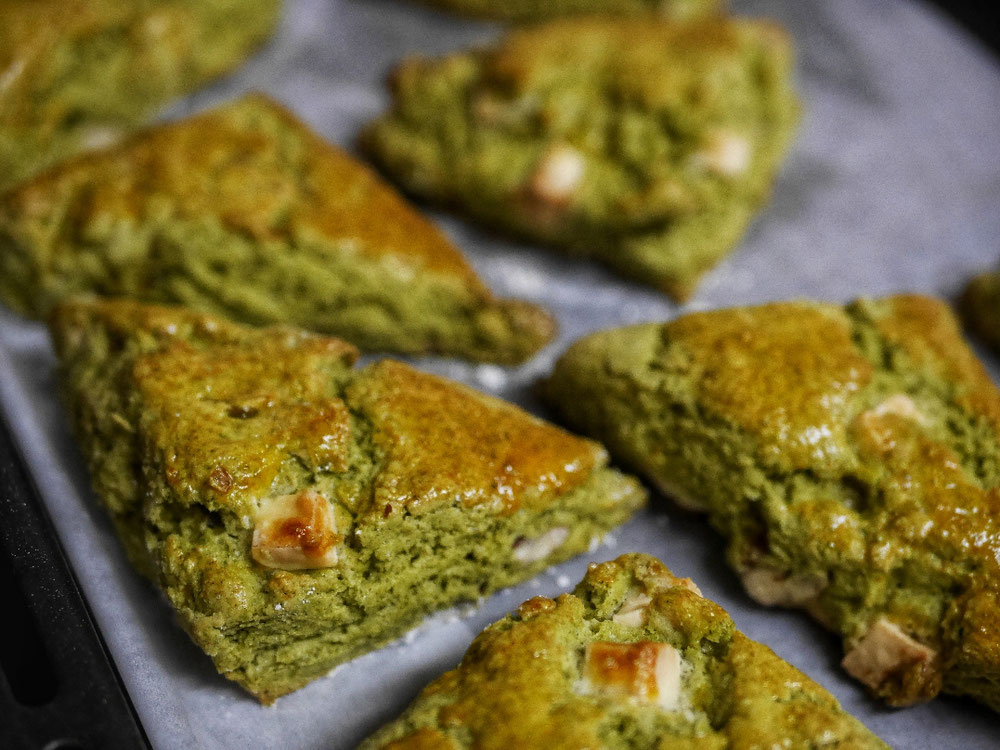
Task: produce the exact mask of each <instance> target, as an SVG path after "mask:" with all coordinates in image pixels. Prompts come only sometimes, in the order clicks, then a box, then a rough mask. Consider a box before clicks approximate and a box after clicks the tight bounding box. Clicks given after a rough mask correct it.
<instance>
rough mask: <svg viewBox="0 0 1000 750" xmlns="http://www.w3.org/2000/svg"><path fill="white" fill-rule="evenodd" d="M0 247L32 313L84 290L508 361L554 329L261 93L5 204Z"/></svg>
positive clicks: (394, 345) (8, 285) (3, 280)
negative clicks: (498, 292) (495, 288)
mask: <svg viewBox="0 0 1000 750" xmlns="http://www.w3.org/2000/svg"><path fill="white" fill-rule="evenodd" d="M0 248H2V252H0V297H3V298H4V299H5V300H6V301H7V303H8V304H10V305H11V306H12V307H14V308H15V309H17V310H19V311H22V312H26V313H28V314H32V315H44V314H45V313H46V312H47V310H48V309H50V308H51V306H52V305H54V304H55V303H56V302H58V301H59V300H61V299H64V298H66V297H68V296H70V295H73V294H76V293H81V292H92V293H97V294H100V295H104V296H113V297H130V298H133V299H139V300H142V301H146V302H156V303H170V304H174V303H178V304H183V305H186V306H189V307H191V308H194V309H197V310H201V311H204V312H209V313H212V314H220V315H225V316H227V317H229V318H232V319H235V320H238V321H242V322H248V323H252V324H254V325H260V324H269V323H283V324H292V325H297V326H301V327H303V328H308V329H310V330H314V331H319V332H322V333H331V334H335V335H338V336H342V337H344V338H346V339H348V340H349V341H351V342H353V343H354V344H356V345H357V346H359V347H361V348H362V349H365V350H392V351H400V352H408V353H425V352H437V353H442V354H452V355H457V356H463V357H468V358H472V359H481V360H491V361H498V362H518V361H521V360H524V359H525V358H527V357H529V356H530V355H531V354H533V353H534V352H535V351H537V350H538V349H539V348H540V347H541V346H543V345H544V344H545V343H546V342H547V341H548V340H549V339H550V338H551V336H552V334H553V331H554V324H553V320H552V318H551V317H550V316H549V315H548V314H547V313H546V312H545V311H543V310H542V309H541V308H538V307H536V306H534V305H530V304H527V303H524V302H519V301H516V300H500V299H497V298H495V297H493V295H492V294H491V293H490V292H489V290H488V289H487V288H486V287H485V286H484V285H483V283H482V282H481V281H480V280H479V278H478V277H477V276H476V274H475V273H474V271H473V270H472V268H471V267H470V266H469V265H468V263H467V262H466V261H465V259H464V258H463V257H462V255H461V253H460V252H459V251H458V250H457V249H456V248H455V246H454V245H452V244H451V242H450V241H449V240H448V239H447V238H446V237H445V236H444V234H443V233H442V232H441V231H440V230H438V229H437V228H436V227H435V226H434V225H433V224H432V223H431V222H430V221H429V220H427V219H425V218H424V217H422V216H421V215H420V214H419V213H418V212H417V211H416V210H415V209H413V208H412V207H411V206H409V205H408V204H407V203H406V201H404V200H403V198H402V197H400V196H399V195H398V193H397V192H396V191H395V189H394V188H392V187H391V186H389V185H387V184H385V183H384V182H383V181H382V180H380V179H379V178H378V177H377V176H376V175H375V174H374V173H373V172H372V171H371V170H369V169H368V168H366V167H365V166H363V165H362V164H360V163H358V162H357V161H355V160H354V159H352V158H351V157H349V156H348V155H347V154H346V153H344V152H343V151H341V150H339V149H337V148H335V147H333V146H331V145H330V144H328V143H326V142H324V141H323V140H322V139H320V138H319V137H318V136H317V135H315V134H314V133H312V132H311V131H310V130H309V129H308V128H307V127H306V126H305V125H304V124H303V123H301V122H299V121H298V120H297V119H295V117H293V116H292V115H291V114H290V113H289V112H287V111H286V110H285V109H283V108H282V107H280V106H279V105H277V104H276V103H274V102H272V101H271V100H269V99H266V98H265V97H263V96H257V95H254V96H249V97H246V98H243V99H240V100H237V101H236V102H233V103H231V104H229V105H227V106H224V107H222V108H220V109H217V110H214V111H210V112H208V113H205V114H202V115H198V116H195V117H192V118H189V119H187V120H182V121H180V122H177V123H173V124H168V125H163V126H159V127H156V128H152V129H150V130H148V131H146V132H144V133H141V134H139V135H137V136H136V137H134V138H132V139H130V140H129V141H127V142H126V143H124V144H122V145H121V146H119V147H117V148H114V149H111V150H108V151H103V152H98V153H95V154H92V155H87V156H85V157H82V158H80V159H77V160H74V161H72V162H69V163H66V164H64V165H62V166H60V167H58V168H56V169H54V170H52V171H49V172H47V173H45V174H44V175H42V176H41V177H38V178H36V179H35V180H33V181H31V182H29V183H27V184H25V185H23V186H21V187H20V188H18V189H17V190H16V191H14V192H12V193H9V194H8V195H6V196H5V197H3V198H0Z"/></svg>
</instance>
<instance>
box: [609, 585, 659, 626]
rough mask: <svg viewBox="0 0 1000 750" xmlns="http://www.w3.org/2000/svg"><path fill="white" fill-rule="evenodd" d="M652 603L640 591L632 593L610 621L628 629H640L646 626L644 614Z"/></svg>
mask: <svg viewBox="0 0 1000 750" xmlns="http://www.w3.org/2000/svg"><path fill="white" fill-rule="evenodd" d="M652 602H653V600H652V599H650V598H649V597H648V596H647V595H646V594H644V593H642V592H641V591H633V592H632V593H631V594H629V595H628V596H626V597H625V601H623V602H622V605H621V606H620V607H619V608H618V611H617V612H615V614H614V615H613V616H612V618H611V621H612V622H615V623H618V624H619V625H624V626H625V627H628V628H641V627H642V626H643V625H645V624H646V617H647V615H646V612H647V610H648V609H649V605H650V604H651V603H652Z"/></svg>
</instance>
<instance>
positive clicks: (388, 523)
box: [51, 300, 645, 703]
mask: <svg viewBox="0 0 1000 750" xmlns="http://www.w3.org/2000/svg"><path fill="white" fill-rule="evenodd" d="M51 332H52V335H53V339H54V343H55V348H56V351H57V353H58V355H59V360H60V375H61V382H62V385H63V393H64V399H65V403H66V406H67V408H68V411H69V413H70V415H71V418H72V421H73V423H74V426H75V428H76V432H77V435H78V437H79V440H80V443H81V445H82V448H83V454H84V456H85V458H86V459H87V461H88V463H89V465H90V469H91V476H92V479H93V483H94V487H95V489H96V491H97V494H98V496H99V497H100V498H101V500H102V501H103V503H104V505H105V506H106V508H107V509H108V511H109V512H110V514H111V517H112V519H113V521H114V523H115V525H116V527H117V530H118V532H119V536H120V537H121V540H122V542H123V543H124V545H125V548H126V550H127V552H128V554H129V557H130V558H131V560H132V562H133V563H134V564H135V565H136V567H137V568H138V569H139V570H140V571H142V572H143V573H144V574H145V575H146V576H148V577H149V578H150V579H152V580H153V581H155V582H156V583H158V584H159V586H160V587H161V588H162V589H163V591H164V592H165V593H166V595H167V598H168V599H169V600H170V602H171V604H172V605H173V606H174V608H175V609H176V611H177V615H178V618H179V621H180V623H181V624H182V625H183V626H184V628H185V629H186V630H187V631H188V633H189V634H190V635H191V637H192V638H193V639H194V641H195V642H196V643H197V644H198V645H199V646H201V647H202V648H203V649H204V650H205V652H206V653H207V654H208V655H209V656H210V657H211V658H212V659H213V661H214V662H215V665H216V667H217V668H218V670H219V671H220V672H221V673H222V674H223V675H224V676H226V677H228V678H229V679H231V680H234V681H236V682H238V683H239V684H240V685H242V686H243V687H245V688H246V689H247V690H249V691H250V692H251V693H253V694H254V695H255V696H257V697H258V698H259V699H260V700H261V701H263V702H265V703H267V702H271V701H273V700H274V699H275V698H277V697H278V696H281V695H283V694H285V693H288V692H290V691H292V690H295V689H297V688H300V687H302V686H303V685H305V684H306V683H308V682H310V681H311V680H313V679H315V678H317V677H321V676H322V675H324V674H326V673H327V672H329V671H330V669H331V668H332V667H334V666H336V665H337V664H339V663H341V662H344V661H346V660H348V659H351V658H353V657H355V656H357V655H359V654H362V653H365V652H367V651H370V650H372V649H374V648H377V647H379V646H381V645H382V644H385V643H387V642H388V641H390V640H392V639H393V638H396V637H398V636H400V635H401V634H402V633H403V632H404V631H405V630H406V629H408V628H410V627H412V626H413V625H415V624H416V623H417V622H419V620H420V619H421V618H422V617H423V616H424V615H426V614H427V613H429V612H431V611H432V610H436V609H439V608H442V607H447V606H450V605H452V604H455V603H457V602H459V601H465V600H476V599H478V598H479V597H481V596H484V595H486V594H488V593H490V592H492V591H494V590H496V589H498V588H500V587H503V586H510V585H512V584H515V583H518V582H520V581H523V580H525V579H526V578H529V577H531V576H532V575H535V574H536V573H538V572H539V571H540V570H542V569H543V568H545V567H546V566H548V565H550V564H552V563H554V562H557V561H560V560H564V559H566V558H568V557H570V556H572V555H575V554H577V553H579V552H581V551H583V550H586V549H587V548H588V545H589V544H590V543H591V540H592V539H593V538H594V537H595V536H599V535H602V534H604V533H605V532H607V531H608V530H609V529H611V528H612V527H614V526H616V525H618V524H620V523H621V522H623V521H624V520H625V519H626V518H628V516H629V515H631V513H632V512H633V511H634V510H635V509H636V508H638V507H639V506H640V505H641V504H642V503H643V502H644V499H645V494H644V491H643V490H642V488H641V486H640V485H639V484H638V482H637V481H635V480H634V479H631V478H629V477H626V476H624V475H622V474H619V473H618V472H616V471H613V470H611V469H609V468H607V466H606V463H607V456H606V454H605V452H604V450H603V449H602V448H601V447H600V446H599V445H597V444H596V443H592V442H590V441H589V440H584V439H583V438H578V437H575V436H573V435H570V434H568V433H566V432H563V431H562V430H560V429H558V428H556V427H554V426H552V425H549V424H546V423H544V422H542V421H541V420H538V419H535V418H534V417H532V416H530V415H528V414H526V413H524V412H522V411H521V410H519V409H517V408H516V407H514V406H512V405H510V404H507V403H504V402H502V401H500V400H498V399H494V398H490V397H487V396H484V395H482V394H479V393H476V392H474V391H472V390H470V389H468V388H465V387H463V386H461V385H458V384H455V383H450V382H448V381H446V380H443V379H440V378H437V377H434V376H431V375H426V374H423V373H420V372H418V371H417V370H414V369H411V368H410V367H408V366H406V365H404V364H401V363H398V362H393V361H388V360H386V361H382V362H379V363H376V364H373V365H371V366H369V367H366V368H364V369H361V370H353V369H352V368H351V365H352V363H353V361H354V359H355V357H356V350H355V349H354V347H352V346H351V345H350V344H346V343H344V342H341V341H339V340H337V339H331V338H325V337H321V336H317V335H314V334H308V333H304V332H301V331H298V330H295V329H291V328H265V329H253V328H245V327H243V326H240V325H237V324H234V323H230V322H227V321H225V320H222V319H216V318H213V317H210V316H208V315H204V314H200V313H196V312H192V311H190V310H186V309H173V308H165V307H155V306H146V305H142V304H139V303H136V302H132V301H110V300H107V301H94V302H91V301H83V300H79V301H70V302H67V303H65V304H63V305H60V306H59V307H57V308H56V310H55V311H54V314H53V316H52V320H51Z"/></svg>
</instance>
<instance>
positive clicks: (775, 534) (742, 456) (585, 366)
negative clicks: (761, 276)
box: [546, 296, 1000, 710]
mask: <svg viewBox="0 0 1000 750" xmlns="http://www.w3.org/2000/svg"><path fill="white" fill-rule="evenodd" d="M546 390H547V392H548V395H549V396H550V398H551V400H552V402H553V403H554V404H556V405H557V406H558V408H559V410H560V411H561V413H562V414H563V415H564V416H565V418H566V421H567V422H568V423H569V424H572V425H574V426H576V427H577V428H580V429H582V430H584V431H585V432H587V433H589V434H591V435H593V436H597V437H599V438H601V439H603V440H604V441H605V443H606V444H607V445H608V447H609V449H610V450H611V452H612V454H613V455H615V456H617V457H618V458H619V459H620V460H621V461H622V462H623V463H624V464H626V465H628V466H631V467H634V468H635V469H637V470H638V471H640V472H641V473H643V474H644V475H645V476H647V477H648V478H649V479H650V480H651V481H652V482H653V483H654V484H656V485H658V486H660V487H662V489H663V490H664V491H665V492H666V493H667V494H669V495H672V496H673V497H674V498H675V499H676V500H677V502H678V504H680V505H681V506H683V507H685V508H689V509H691V510H695V511H699V512H704V513H706V514H707V515H708V518H709V520H710V521H711V523H712V525H713V526H714V527H715V528H716V529H718V530H719V531H720V532H721V533H722V534H723V535H724V536H725V537H726V538H727V540H728V549H727V554H728V559H729V562H730V564H731V565H732V566H733V567H734V568H735V569H736V570H737V572H738V573H739V575H740V576H741V578H742V581H743V584H744V586H745V588H746V590H747V592H748V593H749V594H750V596H752V597H753V598H754V599H756V600H757V601H759V602H760V603H762V604H765V605H780V606H788V607H802V608H805V609H806V610H808V612H809V613H810V614H812V615H813V616H814V617H816V618H817V619H818V620H819V621H820V622H821V623H823V624H824V625H826V626H827V627H829V628H830V629H832V630H834V631H835V632H837V633H839V634H840V635H841V636H842V637H843V641H844V648H845V651H846V656H845V657H844V660H843V667H844V668H845V669H846V670H847V671H848V672H849V673H850V674H851V675H853V676H854V677H856V678H857V679H858V680H860V681H861V682H863V683H864V684H866V685H867V686H868V687H869V688H870V689H871V690H872V692H873V693H874V694H876V695H878V696H880V697H881V698H883V699H884V700H886V701H887V702H888V703H890V704H892V705H897V706H901V705H907V704H911V703H915V702H919V701H924V700H928V699H930V698H932V697H934V696H935V695H936V694H937V693H938V692H939V691H942V690H943V691H945V692H948V693H954V694H958V695H970V696H972V697H974V698H976V699H978V700H979V701H982V702H983V703H985V704H987V705H988V706H990V707H991V708H993V709H995V710H1000V439H998V435H1000V393H998V391H997V389H996V387H995V386H994V385H993V383H992V382H991V381H990V379H989V376H988V375H987V374H986V372H985V370H984V369H983V367H982V365H981V364H980V363H979V361H978V360H977V359H976V358H975V356H974V355H973V354H972V352H971V351H970V350H969V348H968V346H967V345H966V344H965V342H964V341H963V340H962V338H961V335H960V332H959V329H958V325H957V322H956V320H955V318H954V316H953V315H952V314H951V312H950V310H949V309H948V307H947V305H945V304H944V303H943V302H939V301H937V300H934V299H929V298H926V297H918V296H897V297H889V298H886V299H881V300H861V301H857V302H855V303H853V304H850V305H848V306H846V307H840V306H835V305H828V304H819V303H812V302H789V303H778V304H770V305H765V306H763V307H755V308H744V309H731V310H718V311H714V312H706V313H698V314H693V315H687V316H684V317H681V318H679V319H677V320H675V321H673V322H671V323H667V324H663V325H655V324H654V325H641V326H635V327H630V328H624V329H619V330H613V331H606V332H603V333H598V334H595V335H592V336H590V337H587V338H585V339H583V340H581V341H579V342H577V343H576V344H574V345H573V346H572V347H571V348H570V350H569V351H568V352H567V353H566V354H565V355H564V356H563V358H562V359H561V361H560V362H559V363H558V364H557V366H556V370H555V373H554V375H553V377H552V378H551V380H550V381H549V382H548V383H547V386H546Z"/></svg>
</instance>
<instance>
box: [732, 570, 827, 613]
mask: <svg viewBox="0 0 1000 750" xmlns="http://www.w3.org/2000/svg"><path fill="white" fill-rule="evenodd" d="M740 578H741V579H742V580H743V588H745V589H746V591H747V593H748V594H749V595H750V598H751V599H753V600H754V601H756V602H758V603H759V604H763V605H764V606H765V607H774V606H781V607H800V606H802V605H804V604H806V603H807V602H810V601H812V600H813V599H815V598H816V597H817V595H819V593H820V592H821V591H822V590H823V589H825V588H826V581H825V580H824V579H823V578H820V577H819V576H797V575H789V574H788V573H785V572H783V571H780V570H775V569H774V568H769V567H765V566H761V567H756V568H747V569H745V570H743V571H742V572H741V573H740Z"/></svg>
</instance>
